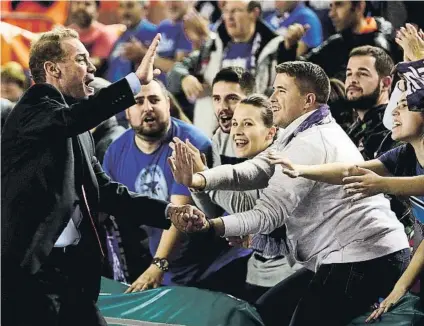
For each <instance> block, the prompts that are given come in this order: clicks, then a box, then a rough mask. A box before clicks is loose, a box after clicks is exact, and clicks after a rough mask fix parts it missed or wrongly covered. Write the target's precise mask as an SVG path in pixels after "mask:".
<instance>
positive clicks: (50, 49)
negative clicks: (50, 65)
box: [29, 27, 79, 83]
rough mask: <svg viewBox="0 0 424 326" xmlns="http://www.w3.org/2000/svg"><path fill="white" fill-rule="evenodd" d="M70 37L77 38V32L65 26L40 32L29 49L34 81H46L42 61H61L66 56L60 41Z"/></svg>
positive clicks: (30, 67)
mask: <svg viewBox="0 0 424 326" xmlns="http://www.w3.org/2000/svg"><path fill="white" fill-rule="evenodd" d="M70 38H76V39H79V35H78V33H77V32H76V31H75V30H73V29H71V28H65V27H57V28H55V29H53V30H51V31H49V32H45V33H42V34H41V36H40V37H39V38H37V39H36V40H35V41H34V42H33V43H32V44H31V48H30V50H29V69H30V71H31V76H32V79H33V80H34V82H35V83H45V82H46V72H45V71H44V63H45V62H46V61H52V62H61V61H63V60H64V59H65V57H66V52H65V50H64V49H63V47H62V41H64V40H66V39H70Z"/></svg>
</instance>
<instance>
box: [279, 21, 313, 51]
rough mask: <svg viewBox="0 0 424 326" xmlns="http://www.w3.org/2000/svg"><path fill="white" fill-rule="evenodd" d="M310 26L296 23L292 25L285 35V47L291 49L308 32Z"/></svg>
mask: <svg viewBox="0 0 424 326" xmlns="http://www.w3.org/2000/svg"><path fill="white" fill-rule="evenodd" d="M309 28H310V26H309V25H308V24H306V25H302V24H298V23H295V24H293V25H290V26H289V27H288V29H287V31H286V33H285V35H284V47H285V48H286V49H287V50H289V49H291V48H292V47H293V46H294V45H296V44H297V43H298V42H299V41H300V39H301V38H302V37H303V36H304V35H305V34H306V32H307V31H308V30H309Z"/></svg>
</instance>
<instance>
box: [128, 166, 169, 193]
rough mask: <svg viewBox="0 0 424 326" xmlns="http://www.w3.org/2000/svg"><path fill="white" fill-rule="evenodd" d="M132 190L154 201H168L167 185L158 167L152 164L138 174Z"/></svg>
mask: <svg viewBox="0 0 424 326" xmlns="http://www.w3.org/2000/svg"><path fill="white" fill-rule="evenodd" d="M134 189H135V191H136V192H137V193H139V194H141V195H144V196H149V197H152V198H156V199H162V200H168V185H167V183H166V179H165V175H164V173H163V171H162V169H161V167H160V166H159V165H156V164H153V165H149V166H148V167H146V168H144V169H142V170H141V171H140V173H139V174H138V176H137V178H136V180H135V185H134Z"/></svg>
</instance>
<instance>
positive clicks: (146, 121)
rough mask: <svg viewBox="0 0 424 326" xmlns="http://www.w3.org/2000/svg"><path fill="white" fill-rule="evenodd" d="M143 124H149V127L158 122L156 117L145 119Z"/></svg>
mask: <svg viewBox="0 0 424 326" xmlns="http://www.w3.org/2000/svg"><path fill="white" fill-rule="evenodd" d="M143 122H145V123H147V124H148V125H151V124H153V123H155V122H156V119H155V118H154V117H145V118H144V120H143Z"/></svg>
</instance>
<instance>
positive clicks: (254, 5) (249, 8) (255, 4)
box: [247, 1, 262, 13]
mask: <svg viewBox="0 0 424 326" xmlns="http://www.w3.org/2000/svg"><path fill="white" fill-rule="evenodd" d="M256 8H258V9H259V12H260V13H262V6H261V3H260V2H259V1H249V3H248V4H247V11H248V12H252V11H253V10H255V9H256Z"/></svg>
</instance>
